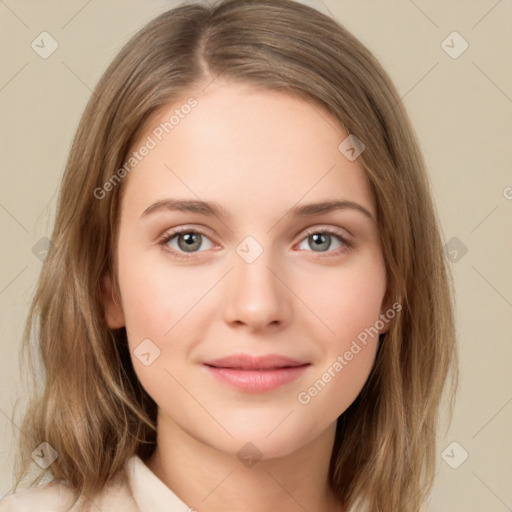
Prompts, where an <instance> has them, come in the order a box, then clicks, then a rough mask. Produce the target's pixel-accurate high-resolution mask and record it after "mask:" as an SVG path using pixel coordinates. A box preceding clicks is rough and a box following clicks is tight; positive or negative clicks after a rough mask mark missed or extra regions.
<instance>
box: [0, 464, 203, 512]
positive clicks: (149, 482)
mask: <svg viewBox="0 0 512 512" xmlns="http://www.w3.org/2000/svg"><path fill="white" fill-rule="evenodd" d="M126 470H127V471H126V472H127V479H121V478H116V479H114V480H112V482H110V483H109V484H108V485H107V487H106V488H105V489H104V490H103V492H102V493H100V494H99V495H98V496H96V497H94V498H92V499H90V501H91V506H90V509H91V511H95V512H97V511H98V510H101V511H102V512H193V511H194V509H193V508H192V507H189V506H188V505H186V504H185V503H183V501H181V500H180V499H179V498H178V497H177V496H176V495H175V494H174V492H173V491H172V490H171V489H169V487H167V485H165V484H164V483H163V482H162V481H161V480H160V479H159V478H158V477H157V476H156V475H155V474H154V473H153V472H152V471H151V470H150V469H149V468H148V467H147V466H146V464H144V462H143V461H142V460H141V459H140V458H139V457H138V456H136V455H134V456H132V457H131V458H130V459H129V460H128V462H127V465H126ZM73 501H74V497H73V493H72V491H71V489H70V488H69V487H68V486H67V485H65V484H64V483H57V482H50V483H47V484H45V485H43V486H40V487H31V488H30V489H23V490H19V491H17V492H15V493H13V494H9V495H8V496H6V497H5V498H3V499H2V500H1V501H0V512H68V511H70V506H71V505H72V503H73ZM72 510H74V509H71V511H72Z"/></svg>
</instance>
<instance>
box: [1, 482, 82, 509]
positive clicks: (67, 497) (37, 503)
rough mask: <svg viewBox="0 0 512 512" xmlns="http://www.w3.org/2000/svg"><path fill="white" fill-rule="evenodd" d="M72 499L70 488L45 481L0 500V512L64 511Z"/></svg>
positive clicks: (71, 502) (69, 505)
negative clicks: (43, 483) (42, 483)
mask: <svg viewBox="0 0 512 512" xmlns="http://www.w3.org/2000/svg"><path fill="white" fill-rule="evenodd" d="M73 501H74V494H73V492H72V491H71V489H70V488H69V487H68V486H66V485H64V484H62V483H53V482H51V483H47V484H45V485H42V486H40V487H31V488H30V489H23V490H20V491H17V492H15V493H13V494H9V495H8V496H5V497H4V498H3V499H2V500H0V512H25V511H27V512H28V511H32V512H36V511H37V512H46V511H48V512H50V511H52V512H65V511H67V510H68V509H69V508H70V507H71V505H72V504H73Z"/></svg>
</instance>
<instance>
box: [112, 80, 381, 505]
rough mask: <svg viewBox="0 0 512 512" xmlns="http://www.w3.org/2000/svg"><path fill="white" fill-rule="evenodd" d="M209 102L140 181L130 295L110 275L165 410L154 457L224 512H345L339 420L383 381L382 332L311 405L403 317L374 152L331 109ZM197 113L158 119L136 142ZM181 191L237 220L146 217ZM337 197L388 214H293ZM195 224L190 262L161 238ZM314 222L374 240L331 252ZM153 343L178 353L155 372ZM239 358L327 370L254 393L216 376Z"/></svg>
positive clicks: (179, 487) (142, 166) (283, 101)
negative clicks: (382, 229) (378, 205)
mask: <svg viewBox="0 0 512 512" xmlns="http://www.w3.org/2000/svg"><path fill="white" fill-rule="evenodd" d="M191 95H192V94H191ZM187 97H188V96H187ZM194 97H195V98H197V100H198V105H197V106H196V107H195V108H194V109H193V110H192V111H191V113H190V114H189V115H188V116H186V117H185V118H184V119H182V120H180V123H179V125H177V126H176V127H175V128H174V129H173V131H172V132H170V134H169V135H167V136H166V137H164V139H163V140H162V141H161V142H159V144H158V145H157V147H155V148H154V149H152V150H151V151H150V152H149V154H148V155H147V156H146V157H145V158H144V159H143V160H142V161H141V162H140V163H139V164H138V165H137V166H136V167H135V168H134V170H133V171H132V172H131V173H130V174H129V176H128V178H125V179H126V182H125V183H123V186H125V187H126V188H125V190H124V197H123V201H122V204H121V217H120V227H119V239H118V245H117V247H116V250H117V256H118V273H119V284H120V297H113V294H112V286H111V285H112V283H111V279H110V277H109V276H107V277H106V279H105V289H106V299H105V300H106V316H107V318H108V323H109V326H110V327H111V328H118V327H121V326H126V329H127V333H128V340H129V345H130V349H131V353H132V360H133V364H134V368H135V371H136V373H137V376H138V378H139V379H140V381H141V383H142V385H143V386H144V388H145V389H146V391H147V392H148V393H149V395H151V397H152V398H153V399H154V400H155V402H156V403H157V404H158V407H159V412H158V434H157V448H156V451H155V454H154V455H153V457H151V458H150V459H149V460H148V461H146V464H147V465H148V467H149V468H150V469H151V470H152V471H153V472H154V473H155V474H156V475H157V476H158V477H159V478H160V479H161V480H162V481H163V482H164V483H165V484H166V485H167V486H168V487H170V488H171V489H172V490H173V491H174V492H175V493H176V494H177V495H178V496H179V497H180V498H181V499H182V500H183V501H184V502H185V503H187V504H188V505H189V506H190V507H194V508H195V509H196V510H198V511H201V512H217V511H224V510H225V509H226V503H229V504H230V509H231V510H238V511H251V512H264V511H274V510H287V511H290V512H294V511H303V510H304V509H306V510H308V511H309V512H316V511H318V512H320V511H323V512H325V511H326V510H327V511H335V510H337V511H339V510H341V507H340V504H339V503H338V502H337V501H336V499H335V498H334V496H333V495H332V493H331V492H330V490H329V487H328V483H327V482H328V480H327V479H328V467H329V460H330V456H331V452H332V447H333V442H334V435H335V427H336V419H337V418H338V416H340V415H341V414H342V413H343V412H344V411H345V410H346V409H347V407H348V406H349V405H350V404H351V403H352V402H353V401H354V399H355V398H356V397H357V395H358V394H359V392H360V391H361V389H362V387H363V385H364V383H365V381H366V380H367V378H368V375H369V373H370V370H371V367H372V365H373V363H374V359H375V354H376V350H377V346H378V337H377V336H375V337H373V338H371V337H370V338H369V339H368V344H367V345H366V346H364V347H363V348H362V350H361V351H360V352H359V353H358V354H357V355H355V356H354V358H353V359H352V360H351V361H349V362H348V364H347V365H346V366H344V368H343V370H342V371H341V372H339V373H337V374H336V376H335V377H334V378H332V379H331V381H330V382H329V383H328V384H327V385H326V386H325V387H324V389H322V391H321V392H320V393H318V394H317V395H316V396H315V397H313V398H311V401H310V402H309V403H308V404H302V403H300V402H299V401H298V398H297V397H298V394H299V393H300V392H301V391H305V390H307V389H308V388H309V387H310V386H311V385H312V384H313V383H314V382H315V381H316V380H317V379H319V378H321V377H322V374H323V373H324V372H325V371H326V370H327V369H328V368H329V367H330V366H332V365H333V363H334V362H335V361H336V360H337V356H338V355H342V354H344V353H345V352H346V351H347V350H348V349H349V348H350V346H351V343H352V341H353V340H355V339H356V338H357V336H358V334H360V333H361V332H362V331H364V329H365V328H367V327H370V326H373V325H374V324H375V322H376V321H377V320H378V319H379V315H380V314H381V313H385V311H386V308H385V305H384V303H383V299H384V296H385V291H386V271H385V264H384V259H383V254H382V249H381V245H380V239H379V233H378V230H377V224H376V220H375V219H376V210H375V203H374V201H373V198H372V196H371V193H370V188H369V185H368V182H367V178H366V176H365V174H364V170H363V167H362V164H361V163H360V159H356V160H355V161H350V160H348V159H347V158H346V157H345V156H344V155H343V154H342V153H341V152H340V151H339V150H338V145H339V144H340V142H341V141H343V140H344V139H345V138H346V137H347V134H346V133H345V132H344V131H343V130H342V129H341V128H340V127H339V125H338V124H337V123H336V120H335V119H334V118H333V117H332V116H331V115H330V114H329V113H328V112H327V111H325V110H324V109H322V108H321V107H319V106H318V105H316V104H313V103H310V102H306V101H305V100H303V99H301V98H298V97H295V96H292V95H290V94H287V93H284V92H274V91H265V90H261V89H258V88H255V87H254V86H251V85H245V84H234V83H229V82H222V83H221V82H219V81H216V82H214V83H213V84H212V85H210V86H209V87H207V88H206V90H205V92H204V93H202V94H201V93H200V92H197V93H196V94H194ZM185 102H186V99H183V100H182V101H178V102H176V103H173V104H172V105H169V106H168V107H166V108H165V110H162V111H159V112H158V113H157V114H156V115H155V116H153V119H151V122H150V123H148V125H147V126H148V128H147V130H146V132H145V133H144V134H143V135H142V136H141V138H140V141H139V142H138V143H137V144H135V145H134V148H136V147H138V144H140V143H141V141H142V142H143V141H144V140H145V138H146V137H147V136H148V135H150V134H151V131H152V130H153V129H154V128H155V127H156V126H157V125H158V124H159V123H160V122H163V121H165V120H167V119H169V116H170V115H171V113H172V112H173V111H174V110H175V109H176V108H179V106H180V105H183V104H184V103H185ZM165 198H179V199H191V200H204V201H215V202H217V203H219V204H220V205H222V206H223V207H224V208H225V209H226V210H227V211H228V212H229V217H226V218H219V217H217V216H206V215H203V214H199V213H190V212H180V211H170V210H168V211H159V212H158V213H154V214H152V215H148V216H146V217H144V218H141V215H142V212H144V210H145V209H146V208H147V207H148V206H149V205H151V204H153V203H155V202H156V201H159V200H162V199H165ZM331 199H345V200H350V201H354V202H356V203H358V204H360V205H361V206H364V207H365V208H366V209H367V210H368V211H369V212H370V213H371V215H372V217H373V218H368V217H366V216H365V215H363V214H362V213H360V212H358V211H356V210H353V209H342V210H335V211H332V212H329V213H324V214H321V215H316V216H313V217H303V218H300V217H293V216H291V215H285V212H286V211H287V210H288V209H289V208H292V207H294V206H296V205H297V204H298V205H303V204H306V203H314V202H320V201H327V200H331ZM179 226H184V227H187V228H196V229H200V230H201V232H202V233H203V234H204V235H203V239H202V245H199V244H198V245H199V248H196V247H198V246H197V245H196V246H194V247H195V248H194V249H193V250H194V251H195V252H186V251H185V250H183V247H184V246H186V244H185V243H183V239H181V242H182V243H181V245H179V244H178V242H179V241H180V238H179V236H176V237H174V238H173V239H172V241H169V242H167V248H168V249H170V250H172V249H174V250H176V251H179V252H181V253H182V254H185V255H189V256H191V258H190V259H189V260H184V259H180V258H178V257H176V256H173V254H172V252H170V250H167V251H166V250H165V248H164V246H163V245H160V244H159V242H161V241H162V240H163V239H164V235H165V234H166V233H168V232H169V231H170V230H171V229H173V228H176V227H179ZM308 228H313V233H323V232H324V231H323V230H324V229H326V228H331V229H335V230H338V231H339V233H340V234H341V235H342V236H344V237H345V238H346V239H347V240H349V241H353V242H354V243H356V244H357V245H356V246H354V247H352V248H348V249H347V248H346V246H345V244H344V243H343V242H342V241H340V240H339V239H338V238H337V237H336V236H334V235H333V237H332V238H331V245H330V246H329V245H328V241H327V243H326V244H325V245H324V246H321V247H320V248H319V249H317V250H315V243H314V241H312V240H311V236H310V235H311V234H313V233H310V234H305V231H306V229H308ZM247 236H251V237H253V238H254V239H255V240H256V241H257V243H258V244H259V245H260V247H261V248H262V250H263V252H262V254H261V255H260V256H259V257H258V258H256V259H255V261H253V262H251V263H248V262H247V261H246V260H244V259H243V258H242V257H241V256H240V255H239V254H238V253H237V247H239V246H240V244H241V242H242V241H243V240H244V239H245V238H246V237H247ZM242 247H243V244H242ZM344 248H345V250H343V249H344ZM251 250H254V248H253V249H251ZM388 328H389V327H388V326H387V325H386V326H385V327H384V328H383V329H382V330H380V332H381V333H382V332H386V330H387V329H388ZM148 338H149V339H150V340H151V342H152V343H153V344H154V345H156V346H157V347H158V349H159V350H160V355H159V356H158V357H157V358H156V359H155V360H154V361H153V362H152V363H151V364H150V365H148V366H145V365H144V364H142V363H141V361H140V360H139V359H138V358H137V357H136V356H135V355H134V350H135V349H136V347H137V346H138V345H139V344H140V343H141V342H142V340H144V339H148ZM235 353H247V354H252V355H263V354H268V353H277V354H282V355H286V356H289V357H293V358H296V359H300V360H302V361H306V362H309V363H310V365H309V366H308V368H307V369H306V370H305V371H304V372H303V374H302V376H300V377H299V378H298V379H297V380H295V381H292V382H289V383H287V384H285V385H283V386H281V387H278V388H277V389H274V390H272V391H268V392H264V393H248V392H243V391H239V390H237V389H235V388H232V387H229V386H227V385H226V384H224V383H222V382H219V381H218V380H217V379H214V378H213V377H212V376H211V375H210V374H209V373H208V372H207V371H206V369H205V367H204V366H203V362H204V361H206V360H209V359H213V358H218V357H223V356H226V355H230V354H235ZM248 442H250V443H252V444H253V445H254V446H256V447H257V449H258V450H259V452H260V453H261V459H259V460H258V461H257V462H256V463H255V464H254V465H252V466H251V467H247V466H246V465H245V464H243V463H242V461H241V460H240V459H239V458H238V457H237V452H238V451H239V450H240V449H241V448H242V447H243V446H244V445H245V444H246V443H248Z"/></svg>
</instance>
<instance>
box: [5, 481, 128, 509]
mask: <svg viewBox="0 0 512 512" xmlns="http://www.w3.org/2000/svg"><path fill="white" fill-rule="evenodd" d="M75 502H76V494H75V492H73V490H72V489H71V488H70V487H69V486H68V485H66V484H65V483H61V482H50V483H47V484H45V485H43V486H40V487H31V488H29V489H23V490H20V491H17V492H15V493H13V494H10V495H8V496H5V497H4V498H3V499H1V500H0V512H72V511H74V510H76V509H75V508H74V507H73V505H74V504H75ZM82 503H84V502H82ZM77 506H78V504H77ZM85 508H86V510H90V511H91V512H92V511H95V512H96V511H98V510H101V511H102V512H118V511H123V512H138V508H137V505H136V503H135V501H134V499H133V495H132V493H131V490H130V488H129V486H128V485H127V484H126V482H125V481H124V480H123V479H122V478H121V476H119V477H117V478H115V479H114V480H113V481H111V482H110V484H109V485H107V487H106V488H105V489H104V490H103V492H101V493H100V494H98V495H96V496H94V497H93V499H89V498H85Z"/></svg>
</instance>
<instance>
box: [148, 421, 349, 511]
mask: <svg viewBox="0 0 512 512" xmlns="http://www.w3.org/2000/svg"><path fill="white" fill-rule="evenodd" d="M335 427H336V424H335V423H334V424H333V425H331V426H330V428H329V429H327V430H326V431H325V432H323V433H322V434H321V435H320V436H319V437H317V438H316V439H314V440H313V441H311V442H310V443H309V444H307V445H305V446H303V447H301V448H299V449H298V450H296V451H294V452H292V453H290V454H288V455H285V456H282V457H278V458H273V459H265V458H261V459H258V456H257V455H255V456H253V455H252V454H251V447H250V446H251V445H249V446H248V447H247V448H246V452H245V453H247V456H243V457H240V458H239V457H238V456H237V455H236V454H235V455H232V454H228V453H225V452H221V451H219V450H217V449H216V448H214V447H212V446H208V445H205V444H203V443H201V442H200V441H198V440H197V439H195V438H193V437H192V436H190V435H189V434H187V433H186V432H184V431H183V430H181V429H180V428H179V427H178V426H177V425H176V424H175V423H174V422H172V421H171V420H170V419H169V418H168V417H166V418H164V419H161V418H159V428H158V436H157V448H156V450H155V452H154V454H153V456H152V457H151V458H150V459H149V460H148V461H146V465H147V466H148V467H149V469H151V471H152V472H153V473H154V474H155V475H156V476H157V477H158V478H159V479H160V480H162V482H163V483H165V484H166V485H167V486H168V487H169V488H170V489H171V490H172V491H173V492H174V493H175V494H176V495H177V496H178V497H179V498H180V499H181V500H182V501H183V502H185V503H186V504H187V505H188V506H189V507H192V508H193V509H195V510H197V511H200V512H221V511H223V512H224V511H225V510H226V504H227V503H229V508H230V509H231V510H237V511H239V512H270V511H275V510H287V511H289V512H295V511H297V512H304V510H307V511H308V512H341V511H342V507H341V505H340V503H339V501H338V499H337V498H336V497H335V496H334V494H333V493H332V491H331V489H330V486H329V484H328V477H329V462H330V456H331V453H332V447H333V444H334V434H335Z"/></svg>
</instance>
